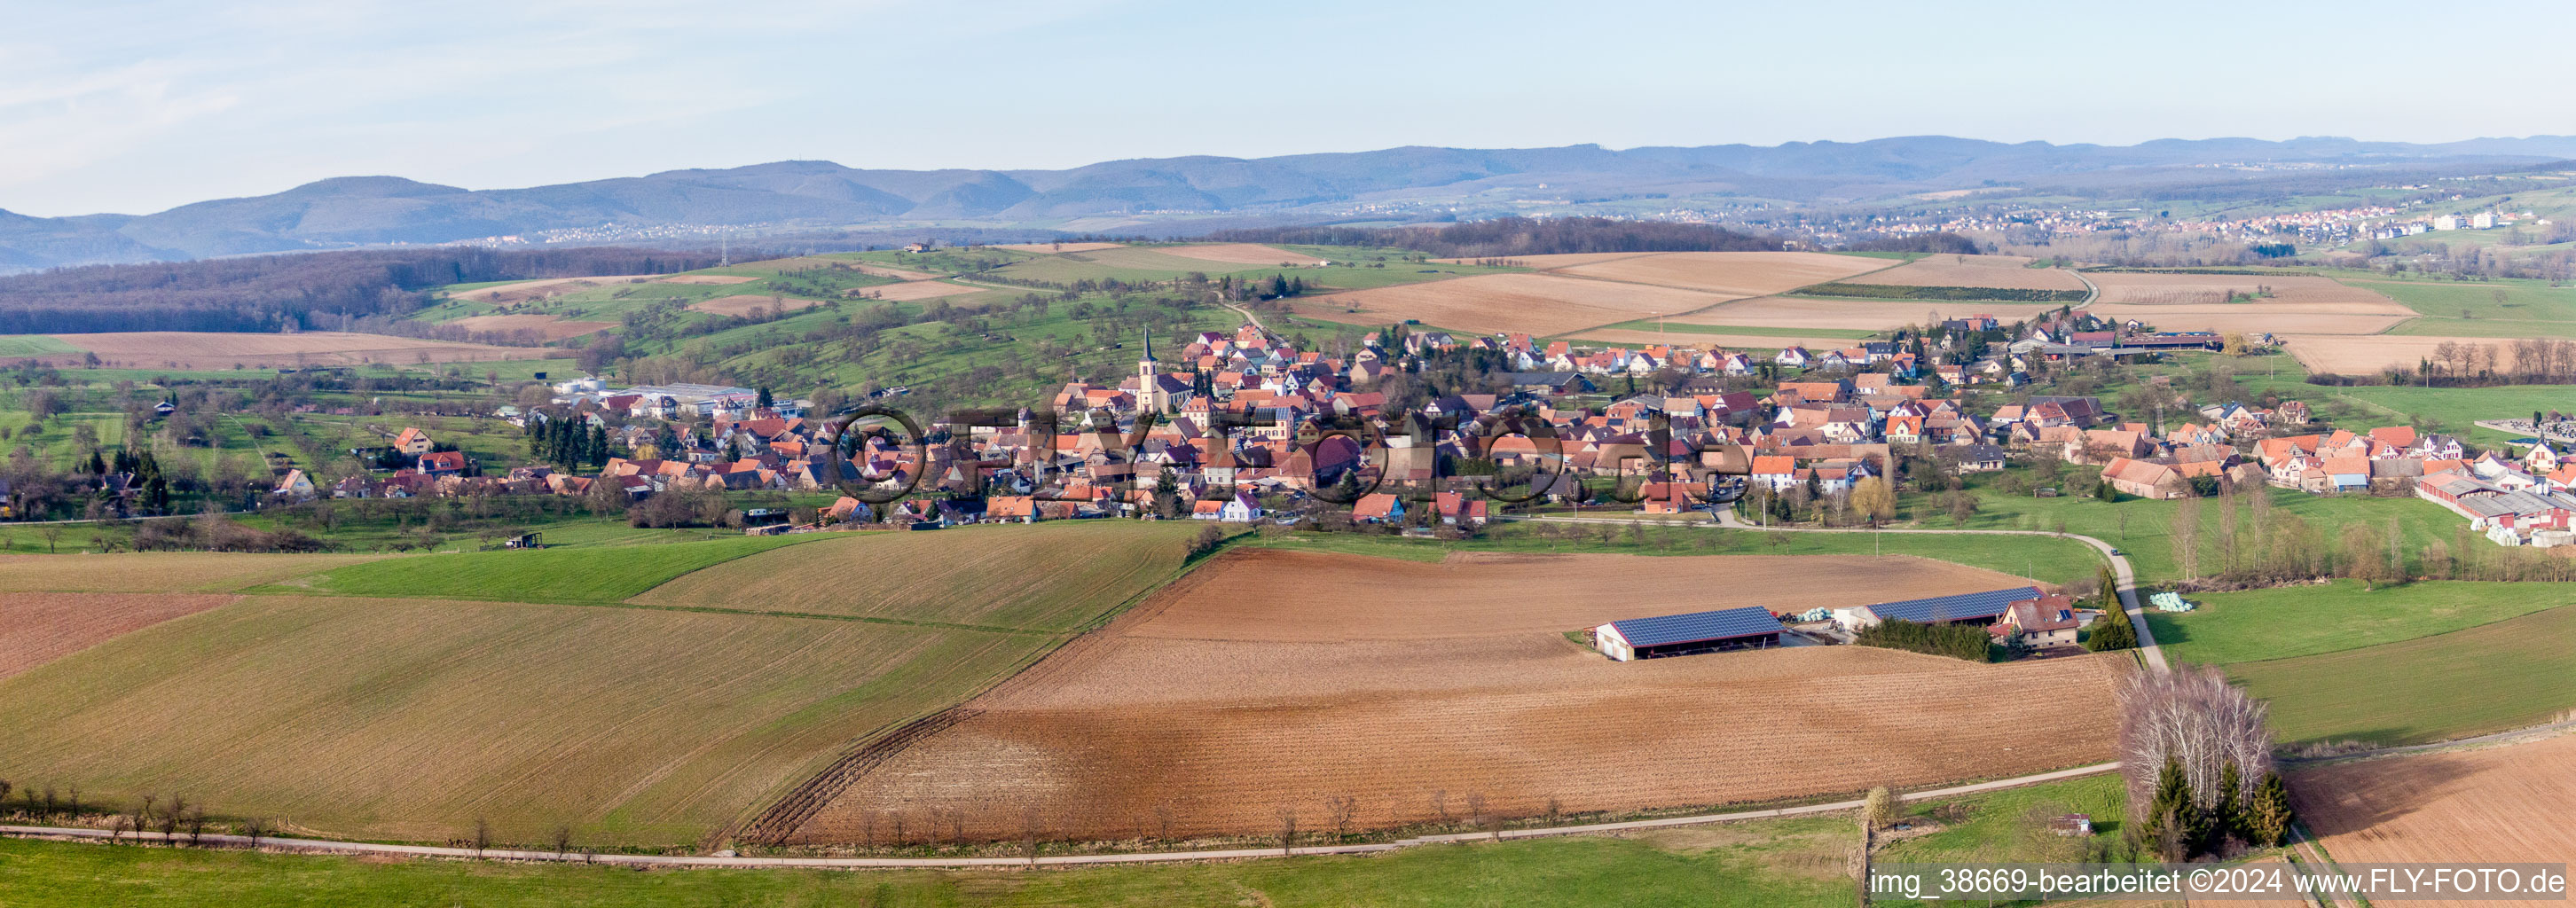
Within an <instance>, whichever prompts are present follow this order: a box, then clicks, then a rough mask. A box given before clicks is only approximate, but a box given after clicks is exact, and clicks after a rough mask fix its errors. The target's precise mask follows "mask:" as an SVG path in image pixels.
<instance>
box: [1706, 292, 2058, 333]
mask: <svg viewBox="0 0 2576 908" xmlns="http://www.w3.org/2000/svg"><path fill="white" fill-rule="evenodd" d="M2056 308H2058V304H2055V303H1994V302H1983V301H1970V300H1847V299H1824V298H1816V297H1803V296H1764V297H1756V298H1753V299H1744V300H1735V301H1733V302H1728V303H1722V304H1719V305H1717V306H1715V307H1712V308H1708V309H1702V310H1700V311H1697V312H1692V313H1688V314H1685V315H1679V316H1675V317H1673V318H1672V319H1671V320H1670V321H1672V323H1674V324H1676V325H1683V324H1706V325H1753V326H1759V327H1766V328H1810V327H1821V328H1848V329H1860V330H1866V331H1889V330H1893V329H1895V328H1899V327H1903V326H1905V325H1920V324H1924V323H1926V322H1936V321H1938V320H1940V319H1943V318H1958V317H1960V316H1965V315H1969V314H1973V313H1984V314H1987V315H1992V316H1994V317H1996V318H1998V319H2002V320H2004V321H2006V322H2013V321H2019V320H2022V319H2026V318H2030V317H2031V316H2034V315H2038V314H2040V313H2042V312H2049V311H2052V310H2055V309H2056Z"/></svg>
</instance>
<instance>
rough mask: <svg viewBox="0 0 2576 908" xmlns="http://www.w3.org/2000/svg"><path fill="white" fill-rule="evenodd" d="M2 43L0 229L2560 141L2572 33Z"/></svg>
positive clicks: (2484, 17)
mask: <svg viewBox="0 0 2576 908" xmlns="http://www.w3.org/2000/svg"><path fill="white" fill-rule="evenodd" d="M1793 7H1794V8H1793ZM2303 7H2304V8H2303ZM0 15H5V17H6V18H5V21H6V22H8V23H9V27H8V28H6V29H5V30H0V209H5V210H8V211H12V212H16V213H19V214H27V215H36V216H58V215H70V214H86V213H95V212H120V213H134V214H140V213H147V212H152V211H158V210H162V209H165V208H169V207H172V206H176V205H180V204H184V203H188V202H194V201H202V200H205V199H213V198H227V197H235V196H245V195H260V194H265V193H271V192H278V191H281V190H285V189H289V188H292V187H294V186H297V185H300V184H303V183H307V182H311V181H313V180H318V179H323V178H327V177H334V176H356V175H378V174H385V175H394V176H403V177H409V178H412V179H417V180H422V181H426V182H432V183H442V184H447V185H454V186H463V187H466V188H471V189H492V188H504V187H518V186H533V185H543V184H548V183H562V182H574V181H579V180H588V179H601V178H607V177H617V176H633V175H639V174H644V173H651V172H655V171H661V170H671V169H679V168H691V167H733V166H740V165H745V164H755V163H761V162H766V161H776V160H786V159H823V160H830V161H837V162H839V163H842V164H846V165H849V166H852V167H885V168H925V169H926V168H939V167H990V168H1061V167H1072V166H1078V165H1082V164H1087V163H1092V162H1095V161H1102V160H1112V159H1119V158H1135V157H1163V156H1174V155H1189V154H1213V155H1229V156H1238V157H1258V156H1267V155H1278V154H1296V153H1305V152H1318V151H1362V150H1368V149H1374V148H1385V147H1391V146H1398V145H1445V146H1453V147H1538V146H1554V145H1571V144H1578V143H1586V142H1590V143H1598V144H1601V145H1605V146H1609V147H1612V148H1629V147H1635V146H1640V145H1715V144H1728V143H1748V144H1757V145H1772V144H1778V143H1781V142H1791V141H1818V140H1834V141H1859V140H1865V139H1873V138H1883V137H1888V136H1903V135H1926V134H1941V135H1955V136H1965V137H1971V138H1980V139H1992V140H1997V141H2027V140H2043V141H2050V142H2059V143H2066V142H2091V143H2099V144H2114V145H2125V144H2131V143H2135V142H2140V141H2146V140H2150V139H2158V138H2213V137H2223V136H2248V137H2253V138H2261V139H2286V138H2293V137H2297V136H2308V135H2334V136H2350V137H2353V138H2361V139H2374V140H2395V141H2415V142H2443V141H2454V140H2459V139H2467V138H2475V137H2481V136H2526V135H2565V134H2576V103H2570V100H2571V97H2576V95H2571V93H2570V92H2571V90H2570V89H2569V88H2567V77H2568V75H2569V73H2568V70H2567V68H2566V65H2565V63H2564V62H2563V61H2562V60H2559V59H2558V56H2559V54H2558V52H2559V51H2561V50H2563V49H2564V48H2566V47H2568V46H2570V45H2571V44H2576V41H2571V39H2576V16H2569V15H2567V14H2566V10H2565V8H2564V7H2563V5H2561V4H2560V3H2559V2H2558V0H2548V2H2525V0H2500V2H2489V3H2481V4H2477V5H2475V6H2474V7H2464V8H2459V9H2455V10H2447V11H2432V10H2428V9H2427V8H2425V7H2423V6H2422V5H2421V4H2420V3H2419V4H2410V5H2403V6H2401V5H2399V4H2396V3H2382V2H2378V0H2347V2H2341V3H2336V4H2333V5H2331V6H2316V5H2308V4H2265V3H2245V2H2242V0H2237V2H2228V3H2200V2H2176V0H2160V2H2157V3H2153V4H2092V3H2062V2H2052V3H2008V2H1984V3H1978V2H1961V3H1950V4H1924V3H1920V2H1905V3H1897V2H1876V0H1844V2H1836V3H1812V4H1789V3H1779V2H1764V3H1733V2H1683V3H1643V2H1637V3H1625V2H1601V0H1596V2H1590V3H1581V4H1568V3H1561V2H1560V3H1527V2H1517V0H1482V2H1401V0H1377V2H1343V0H1305V2H1299V3H1294V4H1290V3H1245V2H1235V0H1197V2H1156V0H1046V2H1024V0H934V2H919V0H915V2H908V3H896V2H880V0H839V2H805V0H729V2H721V3H710V2H705V0H696V2H686V3H682V2H664V0H614V2H610V0H573V2H553V0H516V2H486V0H456V2H439V3H422V2H419V0H404V2H379V0H327V2H314V0H277V2H258V3H220V2H114V0H90V2H79V3H48V4H40V3H35V2H17V3H10V4H8V5H6V6H0Z"/></svg>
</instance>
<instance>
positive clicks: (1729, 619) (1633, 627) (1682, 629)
mask: <svg viewBox="0 0 2576 908" xmlns="http://www.w3.org/2000/svg"><path fill="white" fill-rule="evenodd" d="M1785 630H1787V628H1785V627H1782V626H1780V619H1778V618H1774V617H1772V616H1771V613H1770V612H1769V611H1768V610H1765V609H1762V608H1757V607H1754V606H1746V607H1744V608H1730V609H1719V610H1717V611H1714V612H1692V613H1690V614H1687V615H1664V616H1661V617H1655V618H1630V619H1626V620H1623V621H1613V622H1610V623H1608V624H1604V625H1602V626H1600V627H1596V628H1593V629H1592V645H1593V646H1594V647H1595V648H1598V649H1600V650H1601V654H1602V655H1604V656H1608V657H1610V658H1612V659H1616V660H1618V661H1621V662H1627V661H1629V660H1632V659H1653V658H1655V657H1658V656H1682V655H1689V654H1691V653H1709V652H1716V651H1719V650H1729V649H1748V648H1753V649H1759V648H1765V647H1773V646H1778V645H1780V634H1781V632H1783V631H1785Z"/></svg>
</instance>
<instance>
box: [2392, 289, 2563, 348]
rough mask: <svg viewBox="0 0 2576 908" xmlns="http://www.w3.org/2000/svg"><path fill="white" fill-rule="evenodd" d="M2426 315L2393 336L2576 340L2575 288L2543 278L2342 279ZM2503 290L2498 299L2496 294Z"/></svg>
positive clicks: (2403, 327)
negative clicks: (2467, 279) (2446, 279)
mask: <svg viewBox="0 0 2576 908" xmlns="http://www.w3.org/2000/svg"><path fill="white" fill-rule="evenodd" d="M2344 283H2347V284H2351V285H2353V286H2355V287H2362V288H2367V289H2370V290H2375V291H2378V292H2379V293H2382V294H2385V295H2387V296H2388V297H2389V298H2390V299H2394V300H2396V301H2398V302H2400V303H2404V304H2405V305H2406V307H2407V308H2410V309H2413V310H2415V311H2417V312H2421V313H2423V314H2424V317H2422V318H2418V319H2412V320H2409V321H2407V322H2406V323H2404V324H2401V325H2398V326H2397V327H2395V328H2393V329H2390V331H2389V333H2391V334H2411V335H2435V336H2439V335H2456V336H2464V337H2494V338H2516V337H2565V338H2576V287H2551V286H2549V282H2547V281H2538V280H2511V279H2504V280H2496V281H2487V282H2466V281H2386V280H2372V281H2363V280H2349V279H2347V280H2345V281H2344ZM2499 293H2501V298H2499Z"/></svg>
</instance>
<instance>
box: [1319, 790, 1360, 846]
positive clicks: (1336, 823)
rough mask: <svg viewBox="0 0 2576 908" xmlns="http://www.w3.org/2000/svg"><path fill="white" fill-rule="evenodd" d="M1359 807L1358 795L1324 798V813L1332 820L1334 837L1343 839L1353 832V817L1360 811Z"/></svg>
mask: <svg viewBox="0 0 2576 908" xmlns="http://www.w3.org/2000/svg"><path fill="white" fill-rule="evenodd" d="M1359 809H1360V799H1359V796H1358V795H1334V796H1328V797H1326V798H1324V815H1325V816H1326V817H1327V818H1329V819H1331V820H1332V823H1333V838H1335V839H1341V838H1344V837H1347V836H1349V835H1350V834H1351V818H1352V816H1353V815H1355V814H1357V813H1359Z"/></svg>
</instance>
